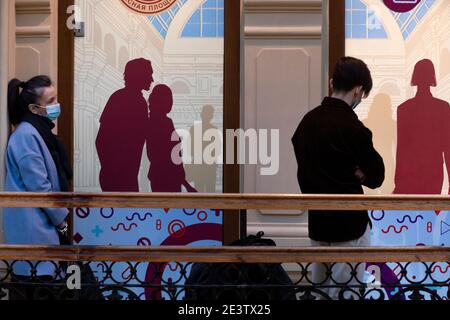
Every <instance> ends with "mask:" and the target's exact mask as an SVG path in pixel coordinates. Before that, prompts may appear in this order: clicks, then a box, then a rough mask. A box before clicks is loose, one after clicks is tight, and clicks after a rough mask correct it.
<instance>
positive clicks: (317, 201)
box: [0, 193, 450, 210]
mask: <svg viewBox="0 0 450 320" xmlns="http://www.w3.org/2000/svg"><path fill="white" fill-rule="evenodd" d="M24 206H26V207H38V208H64V207H67V208H76V207H85V208H218V209H271V210H299V209H316V210H327V209H328V210H330V209H333V210H450V196H447V195H386V196H379V195H313V194H309V195H292V194H231V193H229V194H202V193H0V207H3V208H14V207H19V208H20V207H24Z"/></svg>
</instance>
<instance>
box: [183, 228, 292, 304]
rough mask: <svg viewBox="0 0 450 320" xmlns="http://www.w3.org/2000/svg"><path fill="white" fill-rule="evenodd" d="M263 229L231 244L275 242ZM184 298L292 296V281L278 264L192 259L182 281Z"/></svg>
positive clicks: (237, 298)
mask: <svg viewBox="0 0 450 320" xmlns="http://www.w3.org/2000/svg"><path fill="white" fill-rule="evenodd" d="M263 236H264V233H263V232H259V233H258V234H257V235H256V236H254V235H251V236H248V237H246V238H245V239H241V240H237V241H235V242H233V243H232V244H231V246H276V244H275V242H274V241H273V240H271V239H264V238H262V237H263ZM185 300H188V301H192V300H200V301H219V300H220V301H224V300H228V301H248V300H251V301H280V300H296V297H295V290H294V284H293V282H292V280H291V279H290V278H289V276H288V274H287V273H286V271H285V270H284V269H283V267H282V266H281V264H274V263H257V264H244V263H194V264H193V265H192V270H191V273H190V275H189V277H188V279H187V280H186V283H185Z"/></svg>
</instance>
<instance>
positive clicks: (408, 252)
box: [0, 193, 450, 300]
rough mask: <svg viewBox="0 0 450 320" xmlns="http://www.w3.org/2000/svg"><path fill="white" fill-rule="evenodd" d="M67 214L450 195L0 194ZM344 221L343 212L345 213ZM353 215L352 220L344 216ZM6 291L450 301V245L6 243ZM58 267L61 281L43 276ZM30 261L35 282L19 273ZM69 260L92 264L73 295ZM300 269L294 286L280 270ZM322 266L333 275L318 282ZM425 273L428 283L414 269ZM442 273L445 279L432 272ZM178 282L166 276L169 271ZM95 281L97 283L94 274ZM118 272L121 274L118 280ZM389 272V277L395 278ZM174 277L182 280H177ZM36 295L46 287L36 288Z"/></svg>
mask: <svg viewBox="0 0 450 320" xmlns="http://www.w3.org/2000/svg"><path fill="white" fill-rule="evenodd" d="M24 206H26V207H53V208H54V207H67V208H76V207H84V208H102V207H111V208H169V207H170V208H203V207H204V208H220V209H272V210H274V209H275V210H292V209H316V210H318V209H319V210H325V209H333V210H432V211H434V210H442V211H444V210H450V196H409V195H408V196H359V195H273V194H165V193H160V194H159V193H152V194H142V193H139V194H122V193H121V194H118V193H101V194H83V193H52V194H42V193H40V194H36V193H0V207H24ZM343 214H344V213H343ZM345 214H351V213H345ZM1 261H3V264H4V265H5V271H6V272H5V274H4V275H3V276H0V298H1V292H7V291H9V292H10V295H11V296H13V295H14V294H13V293H14V292H15V296H16V298H17V295H19V298H20V297H22V298H33V299H34V298H35V299H40V298H46V299H98V298H100V297H101V298H104V297H107V298H108V299H112V300H114V299H132V300H133V299H173V300H176V299H183V298H184V299H205V298H207V299H212V300H215V299H227V298H230V299H241V300H246V299H252V298H253V299H269V300H270V299H295V298H297V299H305V300H307V299H332V298H333V297H331V296H330V295H329V294H328V292H329V290H328V291H326V290H324V289H330V288H334V289H336V292H337V293H336V294H337V297H338V299H380V300H385V299H412V300H416V299H419V300H420V299H435V300H442V299H448V298H450V296H449V295H450V290H449V286H450V275H449V274H450V273H449V272H448V271H449V270H450V263H449V261H450V248H448V247H403V248H399V247H370V248H324V247H316V248H314V247H303V248H294V247H227V246H224V247H112V246H87V247H86V246H57V247H51V246H10V245H2V246H0V262H1ZM45 262H47V263H49V264H52V265H53V267H54V269H55V270H56V274H57V275H59V276H57V277H55V279H59V280H55V279H46V278H44V279H43V278H42V277H39V276H38V275H37V274H36V272H35V270H36V269H37V267H38V266H39V265H41V264H43V263H45ZM18 263H26V264H27V265H29V267H30V269H31V270H32V274H31V276H30V277H29V278H27V279H24V278H21V277H17V276H15V275H14V274H13V270H14V266H15V265H17V264H18ZM67 263H69V264H72V265H77V266H78V267H81V270H82V274H83V272H84V271H85V269H86V266H89V267H90V268H92V269H93V270H94V269H95V270H94V272H92V273H90V272H85V273H84V274H85V275H84V276H83V277H82V285H83V287H84V288H88V289H89V290H88V289H84V290H70V289H68V288H67V282H66V281H65V280H64V281H62V279H66V278H67V276H68V275H67V274H66V273H65V271H66V267H67ZM285 263H294V264H295V265H296V266H297V267H298V272H296V274H297V277H296V279H295V280H294V281H290V280H289V279H286V277H285V275H284V274H283V271H282V269H280V266H281V265H282V264H285ZM319 265H321V266H322V268H325V270H326V272H325V274H326V278H324V279H313V278H312V277H311V270H312V268H314V267H317V266H319ZM342 266H345V267H346V268H347V269H348V274H349V277H348V279H335V278H333V269H335V268H342ZM367 266H369V269H370V270H373V271H374V273H377V272H379V273H380V274H387V273H389V270H390V271H392V270H395V274H396V275H397V276H396V277H389V276H387V277H384V278H383V279H381V278H379V279H378V278H377V277H374V278H373V279H359V278H358V273H357V270H358V268H361V267H364V268H365V267H367ZM414 268H415V269H417V268H420V270H421V271H420V274H421V275H422V276H420V278H418V276H417V274H416V273H414V276H413V275H411V274H410V273H411V270H413V269H414ZM436 269H439V270H440V271H442V272H440V275H439V276H436V275H435V273H434V271H435V270H436ZM167 270H169V271H168V272H169V273H170V275H171V276H170V277H168V276H167V275H166V276H165V272H166V273H167ZM92 274H94V278H95V279H94V278H92V277H89V275H92ZM117 274H120V275H121V276H120V277H117ZM388 275H390V274H388ZM174 277H175V278H174ZM37 289H38V290H37Z"/></svg>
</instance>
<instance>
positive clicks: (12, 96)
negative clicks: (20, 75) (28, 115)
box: [8, 79, 23, 125]
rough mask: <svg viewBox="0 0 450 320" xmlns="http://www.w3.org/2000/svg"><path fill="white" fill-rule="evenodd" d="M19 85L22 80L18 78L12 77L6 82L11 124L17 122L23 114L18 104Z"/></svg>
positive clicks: (21, 83) (21, 84) (20, 85)
mask: <svg viewBox="0 0 450 320" xmlns="http://www.w3.org/2000/svg"><path fill="white" fill-rule="evenodd" d="M21 87H23V82H22V81H20V80H18V79H12V80H11V81H10V82H9V84H8V115H9V121H10V122H11V124H13V125H16V124H18V123H19V122H20V119H21V118H22V116H23V113H22V112H21V111H20V106H19V100H20V88H21Z"/></svg>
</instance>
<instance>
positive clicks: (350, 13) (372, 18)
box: [345, 0, 388, 39]
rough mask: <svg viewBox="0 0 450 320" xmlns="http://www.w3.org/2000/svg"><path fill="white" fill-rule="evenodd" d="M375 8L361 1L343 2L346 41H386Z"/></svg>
mask: <svg viewBox="0 0 450 320" xmlns="http://www.w3.org/2000/svg"><path fill="white" fill-rule="evenodd" d="M378 12H379V10H377V8H375V7H372V6H368V5H367V4H366V2H365V1H363V0H346V2H345V36H346V38H347V39H386V38H387V37H388V35H387V32H386V30H385V27H384V25H383V23H382V20H381V19H380V17H379V16H378Z"/></svg>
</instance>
